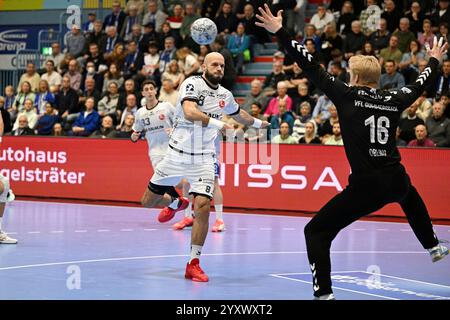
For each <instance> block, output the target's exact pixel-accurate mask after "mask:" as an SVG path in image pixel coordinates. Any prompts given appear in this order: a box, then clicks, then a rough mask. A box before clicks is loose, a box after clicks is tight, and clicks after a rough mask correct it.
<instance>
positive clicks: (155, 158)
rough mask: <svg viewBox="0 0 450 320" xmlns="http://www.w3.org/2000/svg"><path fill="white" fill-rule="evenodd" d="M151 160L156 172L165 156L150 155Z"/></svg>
mask: <svg viewBox="0 0 450 320" xmlns="http://www.w3.org/2000/svg"><path fill="white" fill-rule="evenodd" d="M149 158H150V162H151V163H152V168H153V170H155V168H156V166H157V165H158V163H160V162H161V161H162V160H163V159H164V156H163V155H153V156H151V155H149Z"/></svg>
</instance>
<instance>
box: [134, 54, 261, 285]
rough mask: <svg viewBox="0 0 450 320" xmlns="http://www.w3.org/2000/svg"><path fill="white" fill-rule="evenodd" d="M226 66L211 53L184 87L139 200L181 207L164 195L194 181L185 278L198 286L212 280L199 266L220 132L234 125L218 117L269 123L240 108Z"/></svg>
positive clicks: (253, 123)
mask: <svg viewBox="0 0 450 320" xmlns="http://www.w3.org/2000/svg"><path fill="white" fill-rule="evenodd" d="M224 67H225V62H224V58H223V56H222V55H221V54H220V53H217V52H212V53H209V54H208V55H207V56H206V57H205V60H204V63H203V65H202V70H203V75H202V76H194V77H190V78H188V79H186V80H185V81H184V82H183V83H182V84H181V86H180V90H179V97H178V102H177V106H176V114H175V116H176V120H175V125H174V128H173V131H172V132H171V135H170V140H169V149H168V151H167V155H166V156H165V157H164V159H163V160H162V161H161V162H160V163H159V164H158V165H157V166H156V168H155V173H154V174H153V176H152V178H151V180H150V183H149V185H148V189H147V190H146V191H145V193H144V196H143V197H142V201H141V202H142V205H143V206H145V207H149V208H152V207H155V206H156V205H163V206H167V205H169V206H171V207H173V206H178V205H180V199H181V198H177V199H175V200H174V201H173V202H172V203H169V202H168V199H167V197H166V196H164V195H165V194H166V193H167V190H168V188H170V187H172V186H174V185H176V184H177V183H178V182H179V181H180V180H181V179H182V178H186V179H187V181H188V182H189V183H190V186H191V188H190V190H189V193H190V194H192V195H193V196H194V213H195V219H194V224H193V226H192V236H191V257H190V260H189V262H188V263H187V265H186V272H185V278H187V279H191V280H192V281H199V282H207V281H208V280H209V278H208V276H207V275H206V274H205V273H204V272H203V270H202V269H201V268H200V264H199V258H200V254H201V250H202V247H203V244H204V243H205V239H206V235H207V233H208V225H209V211H210V201H211V198H212V196H213V193H214V180H215V179H214V163H215V162H216V151H215V147H214V140H215V139H216V136H217V134H218V131H219V130H227V129H230V130H233V127H232V126H231V125H228V124H225V122H223V121H221V120H220V119H221V118H222V116H223V114H227V115H229V116H231V117H232V118H233V119H234V120H236V121H237V122H239V123H242V124H244V125H247V126H254V127H256V128H267V127H268V126H269V123H268V122H267V121H261V120H259V119H255V118H253V117H251V116H250V115H249V114H248V113H247V112H246V111H244V110H242V109H240V107H239V105H238V104H237V103H236V101H235V100H234V97H233V95H232V93H231V92H230V91H229V90H227V89H225V88H224V87H222V86H221V85H220V81H221V80H222V78H223V73H224ZM166 214H167V216H166V219H167V220H170V219H172V218H173V216H174V214H175V212H174V211H173V210H172V211H168V210H167V211H166Z"/></svg>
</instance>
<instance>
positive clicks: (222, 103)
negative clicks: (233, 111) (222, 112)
mask: <svg viewBox="0 0 450 320" xmlns="http://www.w3.org/2000/svg"><path fill="white" fill-rule="evenodd" d="M219 107H220V108H221V109H223V108H224V107H225V101H224V100H220V101H219Z"/></svg>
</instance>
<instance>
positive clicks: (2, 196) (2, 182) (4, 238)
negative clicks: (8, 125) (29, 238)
mask: <svg viewBox="0 0 450 320" xmlns="http://www.w3.org/2000/svg"><path fill="white" fill-rule="evenodd" d="M3 130H4V124H3V118H2V116H1V115H0V146H1V144H2V136H3ZM14 198H15V196H14V193H13V192H12V190H11V189H10V188H9V179H7V178H6V177H4V176H3V175H1V174H0V244H16V243H17V240H16V239H13V238H11V237H9V236H8V235H7V234H6V233H5V232H3V230H2V219H3V214H4V212H5V205H6V202H11V201H13V200H14Z"/></svg>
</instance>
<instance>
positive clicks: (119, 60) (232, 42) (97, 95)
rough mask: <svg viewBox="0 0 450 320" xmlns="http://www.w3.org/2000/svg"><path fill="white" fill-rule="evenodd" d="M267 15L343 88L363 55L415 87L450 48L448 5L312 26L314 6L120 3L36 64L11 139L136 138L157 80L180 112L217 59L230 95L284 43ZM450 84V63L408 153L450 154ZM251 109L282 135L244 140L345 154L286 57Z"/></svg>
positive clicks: (417, 114) (173, 0)
mask: <svg viewBox="0 0 450 320" xmlns="http://www.w3.org/2000/svg"><path fill="white" fill-rule="evenodd" d="M324 2H325V1H324ZM264 3H268V4H269V5H271V6H272V8H273V10H280V9H282V10H283V15H284V19H283V21H284V23H285V27H286V28H287V30H288V31H289V32H290V33H291V34H293V35H294V36H295V37H296V38H297V39H298V40H299V41H301V43H302V44H304V45H305V47H306V48H307V50H308V52H309V53H311V54H312V55H313V56H314V58H315V59H317V60H318V61H319V62H320V64H321V65H322V67H323V68H324V69H325V70H327V71H328V72H329V73H330V74H332V75H333V76H335V77H336V78H339V79H340V80H342V81H344V82H348V81H349V74H348V71H347V70H348V59H349V58H350V57H352V56H353V55H356V54H364V55H373V56H375V57H377V58H378V59H379V61H380V64H381V66H382V72H383V73H382V76H381V79H380V88H381V89H393V88H401V87H402V86H404V85H408V84H412V83H413V82H414V81H415V80H416V78H417V77H418V75H419V73H420V72H421V71H422V70H424V68H425V67H426V65H427V59H428V56H427V54H426V50H425V44H426V43H429V44H430V45H432V41H433V39H434V37H435V36H438V37H444V38H446V41H448V40H449V34H448V29H449V22H450V7H449V0H429V1H424V0H417V1H411V0H400V1H395V2H394V1H392V0H384V1H381V0H379V1H377V0H365V1H363V0H360V1H358V0H354V1H344V0H331V1H326V3H327V4H323V5H321V4H319V5H318V7H317V12H316V13H315V14H314V15H313V16H312V17H311V19H305V12H306V7H307V3H308V1H305V0H268V1H260V0H253V1H250V0H190V1H179V0H146V1H144V0H129V1H127V2H126V6H125V7H124V8H122V6H121V4H120V2H119V1H114V2H113V5H112V9H111V12H110V13H109V14H108V15H107V16H106V17H105V18H104V19H103V20H99V19H97V17H96V14H95V13H94V12H92V13H89V15H88V21H86V22H85V23H83V24H82V25H76V24H74V25H73V26H72V29H71V30H70V31H69V32H68V33H67V34H66V35H65V36H64V45H63V47H62V48H61V46H60V44H59V43H53V44H52V45H51V49H52V50H51V54H50V55H48V56H46V57H45V60H44V61H43V63H42V65H39V66H36V65H34V63H32V62H29V63H28V65H27V68H26V72H25V73H24V74H23V75H22V76H21V77H20V81H19V83H17V84H8V85H7V86H6V87H5V90H4V92H5V96H4V97H0V110H1V114H2V117H3V120H4V123H5V133H7V134H11V135H52V136H86V137H87V136H89V137H102V138H126V137H129V136H130V135H131V131H132V129H131V128H132V126H133V123H134V114H135V113H136V111H137V110H138V109H139V108H141V107H142V102H141V100H142V95H141V91H140V87H141V83H142V82H143V81H144V80H146V79H152V80H154V81H155V82H156V83H157V85H158V88H159V89H158V98H159V100H160V101H168V102H170V103H172V104H175V103H176V101H177V98H178V88H179V87H180V84H181V83H182V82H183V80H184V79H186V78H187V77H190V76H192V75H198V74H201V72H202V71H201V65H202V63H203V61H204V58H205V56H206V54H208V53H209V52H211V51H216V52H220V53H221V54H222V55H223V56H224V58H225V65H226V67H225V72H224V78H223V81H222V85H223V86H224V87H226V88H227V89H229V90H232V89H233V85H234V83H235V82H236V77H237V76H238V75H240V74H242V72H244V70H245V68H246V64H247V63H249V62H251V61H253V59H254V58H255V48H256V46H260V47H264V44H265V43H267V42H271V41H273V38H272V36H271V35H270V34H268V33H267V32H266V31H265V30H264V29H261V28H260V27H257V26H256V25H255V21H256V17H255V13H256V12H257V7H258V6H262V5H263V4H264ZM199 17H209V18H211V19H213V20H214V21H215V23H216V25H217V28H218V32H219V35H218V36H217V38H216V39H215V41H214V42H213V43H212V44H211V45H209V46H199V45H198V44H196V43H195V42H194V41H193V40H192V38H191V37H190V25H191V24H192V22H193V21H195V20H196V19H198V18H199ZM307 21H308V22H307ZM449 79H450V60H449V59H448V56H447V58H446V59H445V61H444V62H443V64H442V65H441V66H440V71H439V74H438V75H437V76H436V78H435V79H432V81H431V82H430V85H429V86H428V87H427V88H426V90H425V91H424V93H423V95H422V96H421V97H420V98H419V99H418V100H417V101H416V102H414V104H413V105H412V106H410V107H409V108H408V109H407V110H405V111H404V112H403V114H402V119H401V121H400V124H399V127H398V130H397V143H398V145H399V146H402V145H403V146H405V145H408V146H437V147H450V120H449V115H450V112H449V111H450V109H449V108H448V103H449V100H450V98H449V97H450V93H449V92H450V81H449ZM2 85H5V84H2ZM242 100H243V103H242V108H243V109H245V110H246V111H248V112H249V113H250V114H251V115H252V116H254V117H257V118H260V119H265V120H268V121H269V122H270V124H271V129H272V132H276V134H272V136H270V135H269V136H268V137H267V136H265V137H263V136H264V134H263V133H262V132H261V130H255V129H253V128H245V127H243V126H240V125H239V124H237V123H235V128H236V137H238V138H239V137H243V138H244V139H245V141H248V142H252V141H265V139H267V138H268V140H267V141H271V142H272V143H289V144H297V143H301V144H304V143H306V144H326V145H343V141H342V136H341V132H340V125H339V117H338V113H337V111H336V108H335V106H334V105H333V103H332V102H331V101H330V100H329V99H328V97H326V96H325V95H324V94H323V93H322V92H321V91H320V90H319V89H318V88H316V87H314V85H313V84H312V83H311V82H310V81H308V79H307V77H306V76H305V75H304V73H303V71H302V70H301V68H300V67H299V66H298V65H297V64H296V63H293V61H292V60H291V59H290V58H289V57H288V56H285V55H284V54H283V48H281V47H280V48H279V51H278V52H276V53H275V54H274V55H273V67H272V72H271V73H270V74H267V75H265V76H258V77H255V78H254V79H253V81H252V82H251V90H250V92H249V93H248V95H247V96H246V97H245V98H244V99H242ZM225 121H229V122H232V119H227V118H225Z"/></svg>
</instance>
